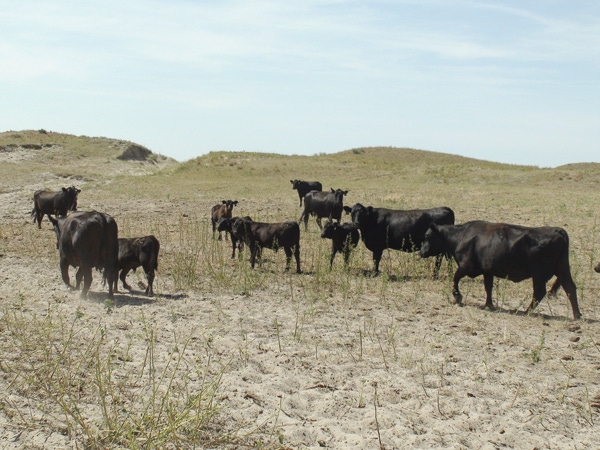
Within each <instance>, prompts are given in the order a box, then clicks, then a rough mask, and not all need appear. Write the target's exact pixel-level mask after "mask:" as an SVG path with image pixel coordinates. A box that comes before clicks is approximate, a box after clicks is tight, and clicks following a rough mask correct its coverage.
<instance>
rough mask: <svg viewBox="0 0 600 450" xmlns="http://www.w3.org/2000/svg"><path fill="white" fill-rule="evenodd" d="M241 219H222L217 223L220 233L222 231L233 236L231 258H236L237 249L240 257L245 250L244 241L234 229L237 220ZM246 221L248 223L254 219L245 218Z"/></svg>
mask: <svg viewBox="0 0 600 450" xmlns="http://www.w3.org/2000/svg"><path fill="white" fill-rule="evenodd" d="M240 218H241V217H231V218H229V217H221V218H220V219H219V221H218V222H217V231H218V232H219V233H220V232H222V231H226V232H228V233H229V234H230V235H231V258H235V249H236V247H237V249H238V256H239V254H240V252H241V251H242V249H243V248H244V241H243V239H241V237H240V236H238V235H237V234H236V233H234V232H233V230H232V227H233V223H234V222H235V221H236V220H237V219H240ZM244 219H246V220H248V221H252V219H251V218H250V217H249V216H245V217H244Z"/></svg>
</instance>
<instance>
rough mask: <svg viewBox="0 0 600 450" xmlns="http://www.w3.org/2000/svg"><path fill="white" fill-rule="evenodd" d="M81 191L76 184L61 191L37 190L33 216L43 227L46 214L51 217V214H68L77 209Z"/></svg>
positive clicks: (34, 197) (40, 226)
mask: <svg viewBox="0 0 600 450" xmlns="http://www.w3.org/2000/svg"><path fill="white" fill-rule="evenodd" d="M80 192H81V189H77V188H76V187H75V186H70V187H68V188H62V190H61V191H59V192H53V191H44V190H39V191H35V193H34V194H33V209H32V210H31V218H32V219H33V221H34V222H36V221H37V224H38V228H42V219H43V218H44V214H46V215H47V216H48V218H50V215H51V214H53V215H55V216H57V217H60V216H66V215H67V213H68V212H69V211H77V195H78V194H79V193H80Z"/></svg>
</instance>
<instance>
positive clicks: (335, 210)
mask: <svg viewBox="0 0 600 450" xmlns="http://www.w3.org/2000/svg"><path fill="white" fill-rule="evenodd" d="M346 194H348V191H342V190H341V189H336V190H333V188H331V192H321V191H310V192H309V193H308V194H306V196H305V197H304V211H302V215H301V216H300V219H298V222H302V220H304V229H305V230H307V229H308V216H310V215H314V216H317V225H318V226H319V229H321V228H323V227H322V226H321V218H322V217H327V218H329V219H336V220H337V221H338V222H339V221H340V219H341V218H342V211H343V210H344V195H346Z"/></svg>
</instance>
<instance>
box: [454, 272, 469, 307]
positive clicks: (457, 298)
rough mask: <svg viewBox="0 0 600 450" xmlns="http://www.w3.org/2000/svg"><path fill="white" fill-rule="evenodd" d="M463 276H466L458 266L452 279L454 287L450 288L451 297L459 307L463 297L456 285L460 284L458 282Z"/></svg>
mask: <svg viewBox="0 0 600 450" xmlns="http://www.w3.org/2000/svg"><path fill="white" fill-rule="evenodd" d="M465 275H466V272H465V270H464V269H463V268H462V267H460V266H458V269H456V272H454V279H453V283H454V285H453V287H452V296H453V297H454V301H455V302H456V303H458V304H459V305H461V306H462V300H463V296H462V294H461V293H460V289H459V288H458V283H460V280H462V278H463V277H464V276H465Z"/></svg>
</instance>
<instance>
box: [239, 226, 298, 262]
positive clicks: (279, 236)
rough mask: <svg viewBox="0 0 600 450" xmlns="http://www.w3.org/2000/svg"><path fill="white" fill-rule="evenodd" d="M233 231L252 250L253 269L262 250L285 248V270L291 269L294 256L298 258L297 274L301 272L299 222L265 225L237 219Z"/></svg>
mask: <svg viewBox="0 0 600 450" xmlns="http://www.w3.org/2000/svg"><path fill="white" fill-rule="evenodd" d="M232 231H233V233H235V234H236V235H237V236H239V237H240V238H241V239H242V240H243V241H244V242H245V243H246V244H247V245H248V247H249V248H250V264H251V265H252V268H254V265H255V263H256V258H257V256H258V257H259V258H260V252H261V249H262V248H270V249H271V250H275V251H277V250H279V248H280V247H283V250H284V251H285V257H286V265H285V270H286V271H288V270H289V269H290V263H291V260H292V254H293V255H294V257H295V258H296V272H297V273H301V270H300V226H299V225H298V222H279V223H264V222H253V221H251V220H247V219H237V220H236V221H235V222H234V223H233V226H232Z"/></svg>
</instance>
